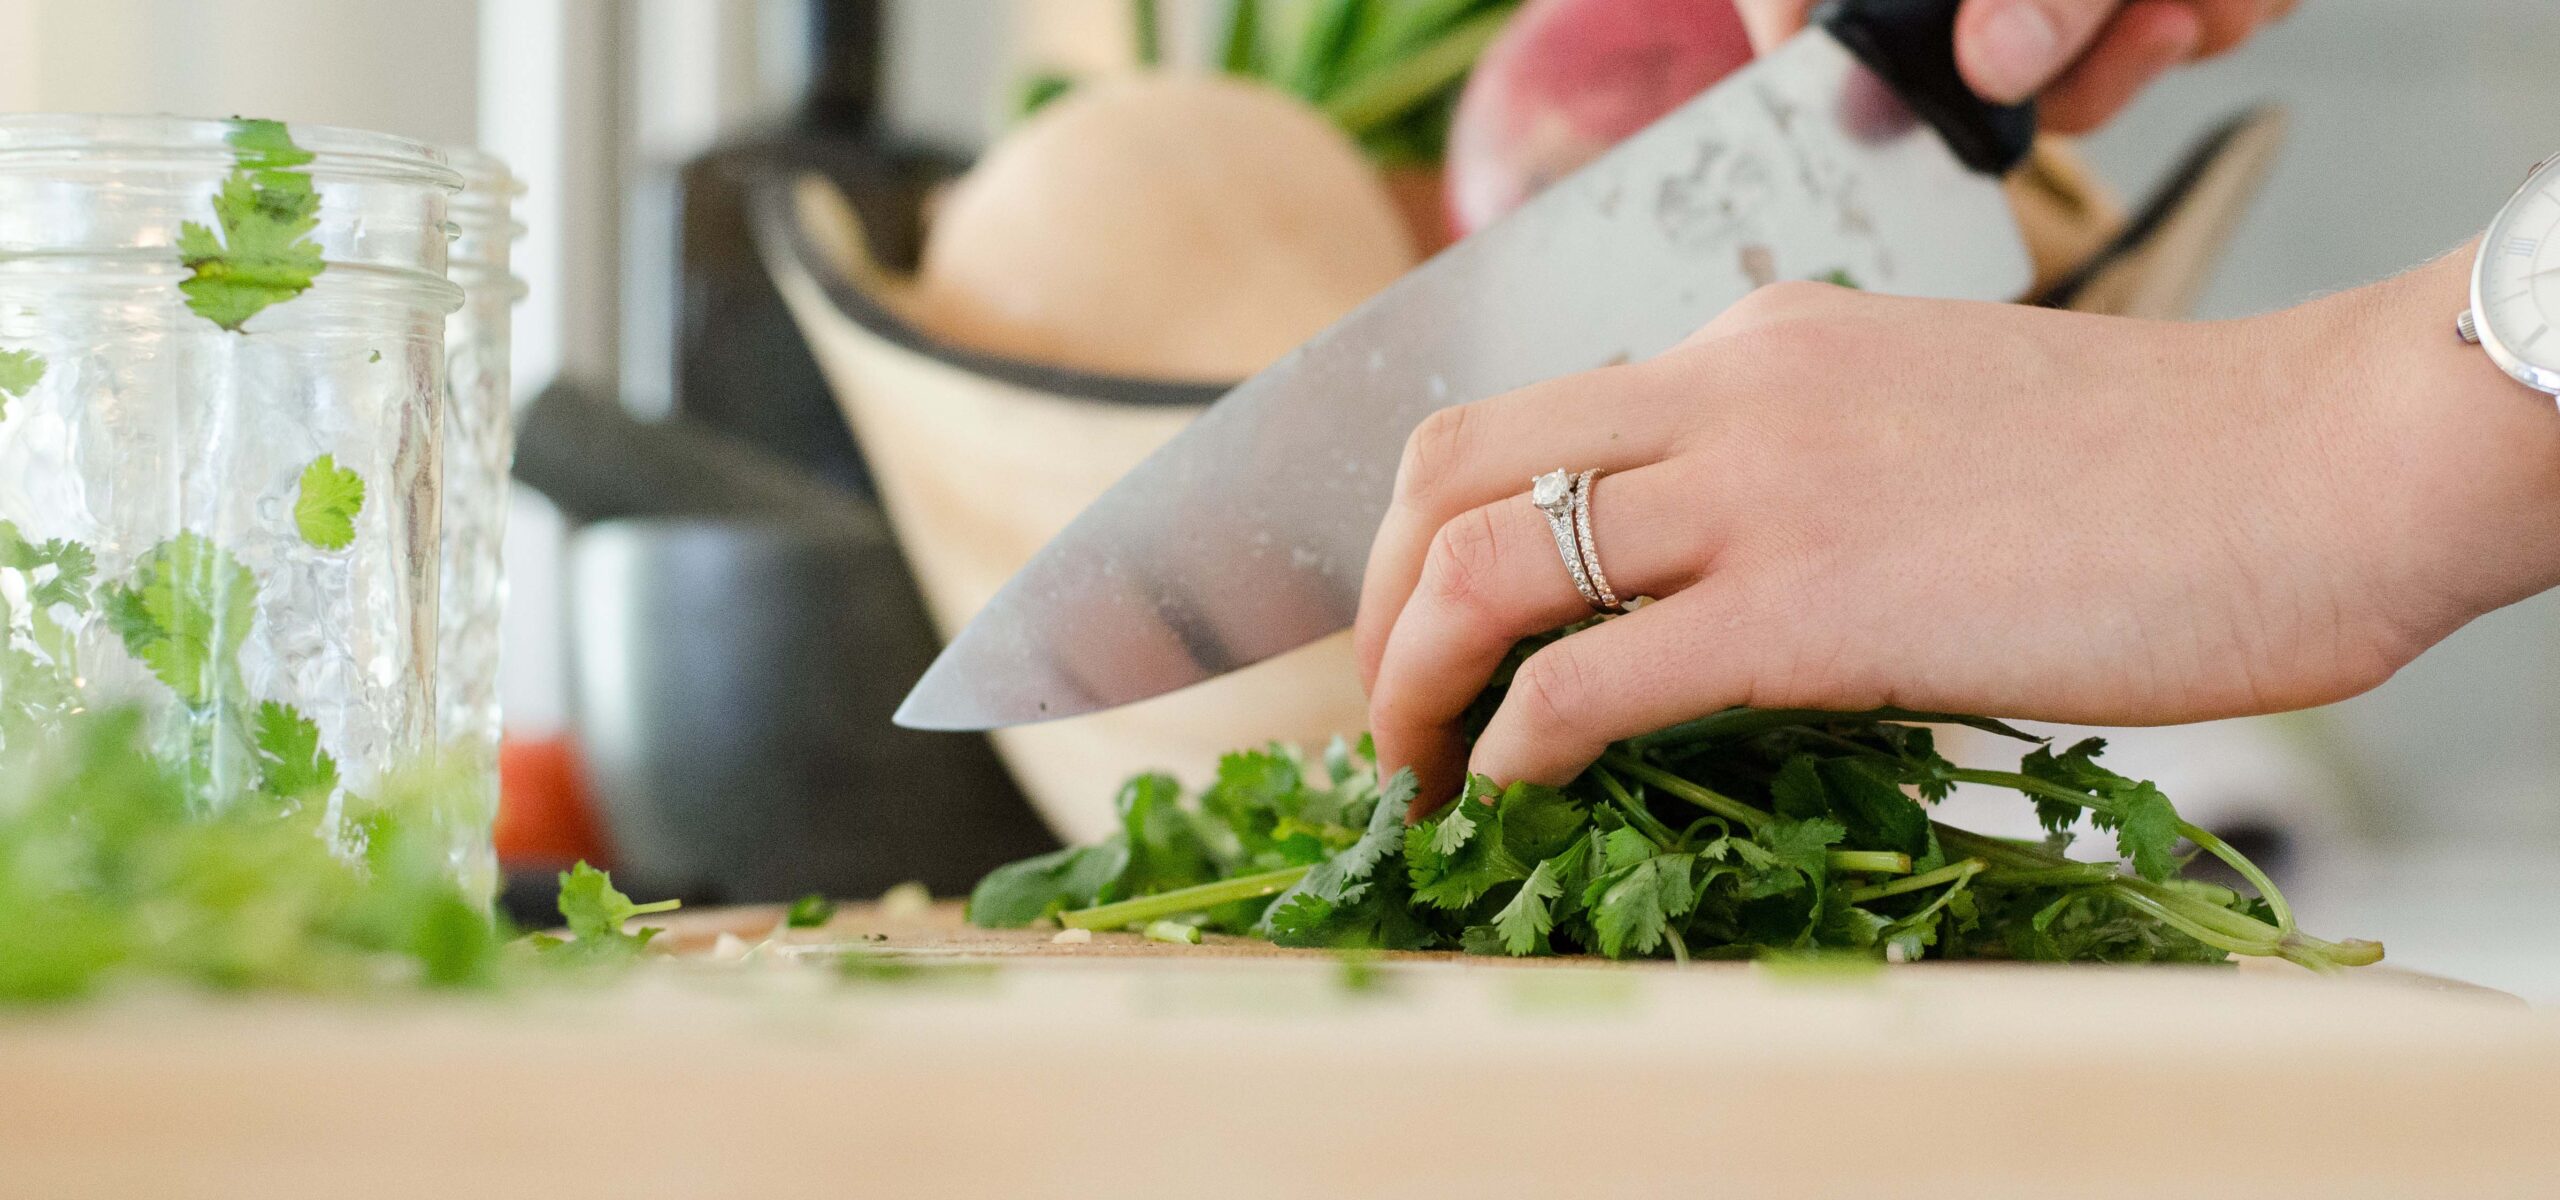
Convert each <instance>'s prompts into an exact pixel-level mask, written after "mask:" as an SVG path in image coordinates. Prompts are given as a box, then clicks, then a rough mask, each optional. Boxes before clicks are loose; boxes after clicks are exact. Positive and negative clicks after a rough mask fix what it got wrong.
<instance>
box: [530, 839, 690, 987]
mask: <svg viewBox="0 0 2560 1200" xmlns="http://www.w3.org/2000/svg"><path fill="white" fill-rule="evenodd" d="M678 903H679V902H678V901H674V900H661V901H658V902H657V903H655V904H636V903H633V902H632V899H631V897H629V896H626V895H623V894H622V893H621V892H620V891H617V890H615V888H614V886H613V877H612V876H610V875H607V874H605V873H604V872H602V871H599V870H597V869H595V868H594V867H591V866H588V865H587V864H586V862H585V861H584V860H580V861H579V863H578V864H577V865H576V866H574V867H571V868H570V869H568V870H566V871H562V872H561V873H560V919H561V920H562V921H565V922H567V923H568V926H569V933H570V936H569V937H568V938H559V937H553V936H550V935H547V934H537V935H535V936H534V939H533V945H534V948H535V949H536V950H538V951H540V952H542V953H545V954H556V955H559V956H561V957H562V958H563V959H568V960H577V961H586V962H617V961H629V960H631V959H635V958H638V957H639V956H640V953H641V951H643V950H646V949H648V947H649V941H650V939H652V938H654V937H656V936H658V934H660V933H662V932H664V931H663V930H660V929H657V928H654V927H649V926H643V927H641V929H640V930H639V931H638V932H636V933H627V932H624V930H623V928H622V927H623V924H624V923H625V922H627V921H629V920H631V918H633V917H638V916H645V915H647V914H649V913H658V912H667V911H669V910H671V909H674V908H676V907H677V906H678Z"/></svg>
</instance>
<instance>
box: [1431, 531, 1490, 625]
mask: <svg viewBox="0 0 2560 1200" xmlns="http://www.w3.org/2000/svg"><path fill="white" fill-rule="evenodd" d="M1502 553H1503V551H1502V531H1501V530H1500V529H1498V528H1496V527H1495V524H1494V520H1493V514H1492V513H1491V512H1490V511H1488V510H1486V509H1482V508H1472V509H1468V510H1467V511H1466V512H1463V513H1460V514H1458V516H1457V517H1456V518H1454V519H1452V520H1451V521H1450V522H1449V523H1448V524H1446V525H1443V526H1441V527H1440V532H1439V533H1437V534H1434V535H1433V536H1432V538H1431V549H1430V552H1429V554H1428V556H1427V557H1426V558H1425V560H1424V564H1423V577H1424V578H1425V579H1427V580H1429V581H1430V582H1429V584H1428V587H1429V589H1430V595H1431V599H1432V600H1433V601H1434V602H1435V603H1438V604H1441V605H1443V606H1446V607H1448V608H1451V609H1454V610H1457V611H1458V612H1461V613H1478V612H1482V611H1484V610H1485V608H1486V607H1487V605H1488V604H1489V603H1490V601H1491V599H1492V588H1493V587H1494V586H1495V582H1494V581H1495V580H1496V579H1498V578H1499V577H1500V574H1501V559H1502Z"/></svg>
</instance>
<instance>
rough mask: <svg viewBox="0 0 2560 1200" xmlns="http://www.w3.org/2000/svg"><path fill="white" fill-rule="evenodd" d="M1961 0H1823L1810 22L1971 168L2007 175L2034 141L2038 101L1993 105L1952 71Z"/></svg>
mask: <svg viewBox="0 0 2560 1200" xmlns="http://www.w3.org/2000/svg"><path fill="white" fill-rule="evenodd" d="M1963 3H1964V0H1824V3H1823V4H1822V6H1821V7H1820V8H1818V9H1816V10H1815V11H1814V14H1813V21H1814V23H1815V24H1817V25H1820V26H1822V27H1823V28H1824V29H1827V30H1829V31H1831V36H1832V37H1834V38H1837V39H1839V41H1840V44H1841V45H1843V46H1846V47H1848V48H1849V52H1850V53H1852V54H1855V55H1857V56H1858V57H1859V58H1860V59H1861V60H1863V61H1865V63H1866V64H1867V68H1868V69H1869V70H1871V71H1874V72H1875V73H1876V74H1877V75H1879V76H1881V77H1882V78H1883V79H1884V81H1885V82H1886V83H1888V84H1891V85H1892V86H1893V90H1894V91H1896V92H1898V93H1900V94H1901V96H1902V100H1903V103H1905V104H1908V105H1910V106H1911V111H1913V112H1915V113H1918V114H1920V117H1921V119H1922V120H1925V121H1927V122H1929V124H1930V125H1931V127H1933V128H1935V129H1936V130H1937V131H1938V136H1940V137H1943V138H1945V139H1946V140H1947V145H1948V146H1950V147H1952V148H1954V150H1955V152H1956V157H1957V158H1960V159H1962V160H1964V164H1965V165H1966V166H1968V167H1971V168H1973V169H1974V170H1977V171H1981V172H1983V173H1985V174H1989V175H2006V174H2008V173H2009V169H2010V168H2012V167H2015V166H2017V165H2018V163H2019V162H2020V161H2022V160H2024V159H2025V158H2026V157H2027V152H2028V151H2029V150H2031V149H2033V148H2034V146H2035V140H2036V106H2035V102H2034V101H2032V100H2030V101H2027V102H2026V103H2023V104H2006V105H2003V104H1993V103H1991V102H1990V101H1988V100H1985V99H1983V98H1982V97H1980V96H1977V95H1975V94H1974V92H1973V88H1972V87H1970V86H1968V85H1967V84H1966V83H1965V81H1964V75H1963V73H1962V72H1960V71H1958V70H1957V69H1956V10H1957V9H1959V8H1961V7H1963Z"/></svg>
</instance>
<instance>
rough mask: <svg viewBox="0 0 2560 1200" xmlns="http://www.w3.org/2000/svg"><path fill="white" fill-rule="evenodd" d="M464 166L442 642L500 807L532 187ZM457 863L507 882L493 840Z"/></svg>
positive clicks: (488, 792)
mask: <svg viewBox="0 0 2560 1200" xmlns="http://www.w3.org/2000/svg"><path fill="white" fill-rule="evenodd" d="M445 153H446V155H447V156H448V157H449V158H450V160H451V161H452V163H453V165H454V167H455V168H456V169H458V170H460V171H461V173H462V180H463V183H462V194H461V195H460V196H458V197H456V198H455V200H454V202H453V226H454V240H453V246H452V250H451V260H450V262H449V264H448V269H449V271H450V273H451V277H452V279H453V282H454V283H456V284H458V285H460V286H461V288H462V307H461V308H460V309H457V310H456V311H455V312H454V314H453V316H452V317H450V318H448V319H447V320H446V321H445V384H446V396H447V400H446V404H445V414H444V435H445V436H444V564H443V587H442V588H441V596H440V599H439V606H440V607H439V610H438V611H439V617H438V626H439V629H438V636H437V648H436V708H437V716H436V726H437V732H438V735H439V736H440V737H441V738H442V739H443V741H444V746H445V752H446V753H447V754H449V755H451V756H452V757H453V760H454V761H455V762H457V763H459V764H461V765H462V766H463V767H464V768H465V769H467V770H468V771H469V772H470V775H471V778H472V782H473V785H474V787H475V788H477V789H478V799H479V801H480V803H482V804H484V805H485V806H486V811H487V812H488V813H489V814H491V815H492V816H494V815H495V814H496V812H497V803H498V736H499V732H500V727H501V724H502V720H501V718H502V713H501V711H500V709H499V704H498V619H499V615H500V613H501V612H502V611H503V610H504V609H505V607H506V597H507V592H506V574H505V568H504V556H503V551H504V548H505V545H506V534H507V494H508V473H509V470H510V468H512V467H513V466H514V464H515V454H516V437H515V420H514V415H515V414H514V403H513V395H512V393H511V391H510V387H509V374H508V356H509V351H510V348H511V342H510V340H509V337H508V329H509V322H510V320H511V319H512V316H513V311H512V310H513V309H514V307H515V303H516V301H518V300H520V299H522V298H523V297H524V291H525V289H524V283H523V281H521V280H519V279H517V278H516V277H515V275H514V274H513V272H512V270H511V265H512V264H511V262H510V255H511V252H512V249H513V246H514V243H515V239H516V238H517V237H518V236H519V235H521V234H522V233H523V232H524V226H522V225H520V224H518V223H517V222H516V220H515V200H516V197H517V196H519V195H521V194H523V191H524V187H523V185H522V184H519V183H517V182H516V180H515V177H514V176H513V175H511V174H509V173H508V171H507V165H506V164H505V163H504V162H501V161H499V160H498V159H496V158H494V157H491V156H489V155H486V154H482V153H480V152H479V151H476V150H460V149H453V150H447V151H446V152H445ZM457 851H458V852H460V856H459V857H458V858H457V860H456V862H455V866H456V869H457V870H458V871H460V872H461V873H462V875H463V877H464V878H465V879H466V880H467V881H469V882H471V883H472V884H473V885H474V887H475V894H485V891H484V890H486V889H494V888H495V887H496V884H497V869H498V868H497V860H496V857H495V854H494V852H493V851H492V850H491V848H490V846H489V844H488V843H487V841H486V840H483V841H482V842H481V843H480V844H478V845H476V846H472V847H467V848H466V847H457Z"/></svg>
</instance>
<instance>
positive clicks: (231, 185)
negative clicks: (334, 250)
mask: <svg viewBox="0 0 2560 1200" xmlns="http://www.w3.org/2000/svg"><path fill="white" fill-rule="evenodd" d="M231 146H232V149H233V150H234V151H235V153H236V155H237V160H238V165H237V166H236V167H235V168H234V169H233V170H232V172H231V174H230V175H229V176H228V177H226V178H225V179H224V180H223V182H222V190H221V191H219V192H217V193H215V195H214V198H213V215H214V221H215V223H216V224H218V225H220V226H221V229H220V231H219V232H217V231H215V230H213V229H209V228H206V227H205V226H203V225H200V224H197V223H196V222H193V221H189V222H186V223H185V224H183V225H181V226H179V229H178V260H179V262H181V263H183V264H184V265H185V266H186V268H187V272H188V274H187V278H186V279H185V280H184V281H183V282H181V283H179V284H178V290H180V291H182V292H184V293H186V297H187V307H188V308H190V309H193V310H194V311H195V313H196V315H197V316H200V317H203V318H204V319H206V320H208V321H211V322H213V323H214V324H216V325H219V326H221V327H223V328H224V329H228V330H231V331H233V332H238V331H239V330H240V327H241V326H243V325H246V324H248V322H249V319H250V318H251V317H254V316H257V315H258V314H259V313H261V312H264V311H265V310H266V309H267V308H268V306H270V305H275V304H281V303H283V302H285V301H287V300H291V299H293V298H294V297H296V296H299V295H301V294H302V293H303V292H304V291H306V290H308V289H309V288H310V287H311V283H312V280H314V279H316V278H317V277H318V276H319V275H320V272H321V271H322V270H323V269H324V268H325V266H326V263H324V262H323V260H322V258H321V254H320V245H319V243H317V242H314V241H312V240H311V239H310V237H309V236H308V235H309V234H310V233H311V231H312V230H314V229H317V228H319V226H320V193H319V192H318V191H317V190H316V189H314V188H313V186H312V183H311V173H310V172H309V171H308V170H305V169H303V168H306V167H308V166H309V165H310V163H311V160H312V154H311V152H310V151H307V150H304V149H302V148H301V147H299V146H296V145H294V143H293V137H292V135H291V134H290V133H289V132H288V131H287V130H286V128H285V126H284V124H283V123H282V122H280V121H260V120H239V121H235V122H233V124H232V131H231Z"/></svg>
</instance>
